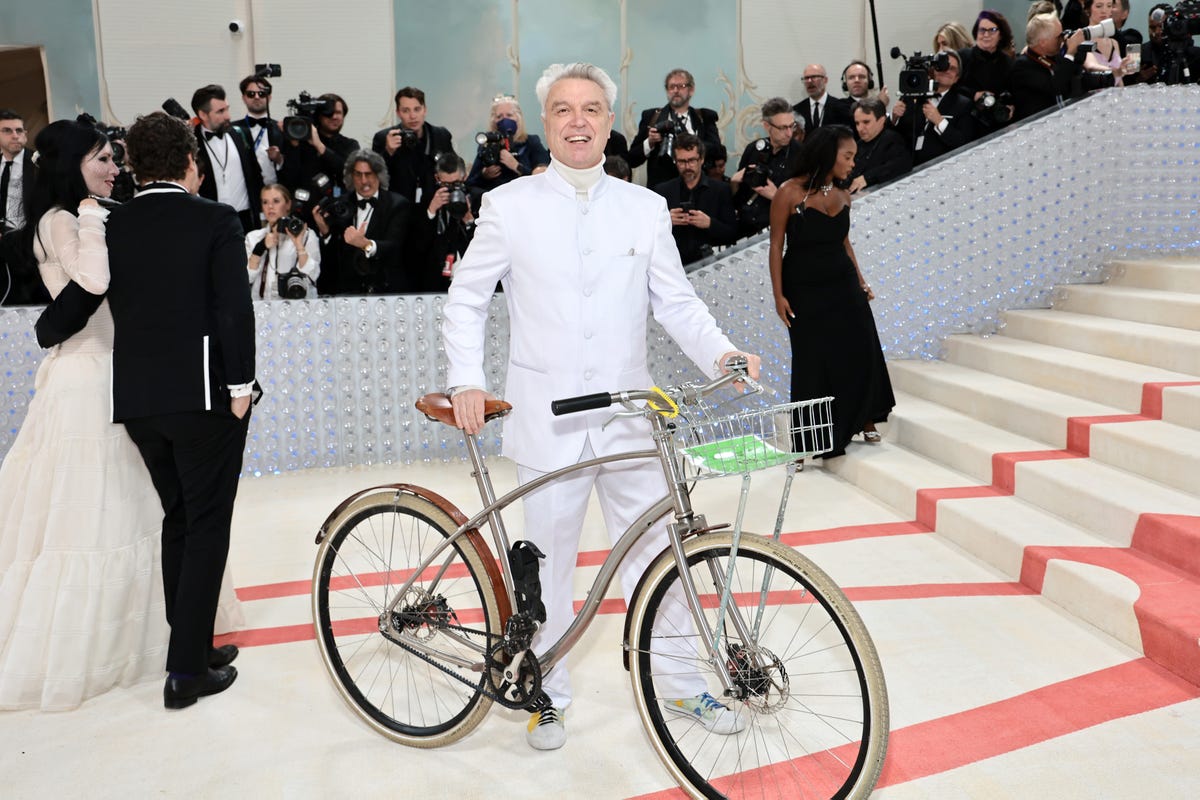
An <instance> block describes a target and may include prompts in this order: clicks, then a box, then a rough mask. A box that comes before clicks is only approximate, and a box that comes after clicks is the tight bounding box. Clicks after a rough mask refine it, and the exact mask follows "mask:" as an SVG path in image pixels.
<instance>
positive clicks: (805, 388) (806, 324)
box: [770, 125, 896, 457]
mask: <svg viewBox="0 0 1200 800" xmlns="http://www.w3.org/2000/svg"><path fill="white" fill-rule="evenodd" d="M856 150H857V146H856V144H855V141H854V134H853V133H851V131H850V129H849V128H846V127H844V126H841V125H830V126H826V127H821V128H818V129H817V130H815V131H814V132H813V133H811V134H809V136H808V138H806V139H805V141H804V145H803V146H802V148H801V150H800V152H799V154H798V155H797V158H796V162H795V165H794V167H793V169H792V178H791V179H789V180H787V181H785V182H784V184H783V185H782V186H780V187H779V191H778V192H777V193H776V194H775V199H774V200H773V201H772V202H771V250H770V268H771V287H772V289H773V290H774V293H775V311H776V313H777V314H779V318H780V319H781V320H783V324H784V325H786V326H787V329H788V338H789V339H791V343H792V400H808V399H810V398H814V397H826V396H829V395H832V396H833V398H834V401H833V449H832V450H831V451H830V452H829V453H828V454H827V455H828V456H830V457H832V456H840V455H844V454H845V452H846V445H847V444H848V443H849V442H850V439H851V438H852V437H853V436H854V435H855V434H857V433H858V432H859V431H862V432H863V439H864V440H865V441H867V442H870V443H875V442H878V441H879V433H878V432H877V431H876V430H875V423H877V422H884V421H886V420H887V416H888V414H889V413H890V412H891V410H892V407H893V406H894V405H895V404H896V400H895V397H894V396H893V395H892V384H891V381H890V380H889V379H888V373H887V365H886V364H885V363H884V360H883V350H882V348H881V347H880V345H879V333H878V332H877V331H876V330H875V319H874V317H873V316H872V315H871V307H870V305H869V304H868V301H869V300H872V299H874V297H875V295H874V294H872V292H871V287H870V286H868V285H867V282H866V279H864V278H863V275H862V272H861V271H860V270H859V268H858V261H857V259H856V258H855V257H854V248H853V247H851V246H850V237H849V233H850V194H849V193H848V192H846V191H845V190H843V189H840V188H838V184H839V183H840V182H842V181H844V180H846V178H847V177H848V176H849V175H850V171H851V170H852V169H853V168H854V156H855V153H856ZM785 238H786V240H787V248H786V252H785V249H784V240H785Z"/></svg>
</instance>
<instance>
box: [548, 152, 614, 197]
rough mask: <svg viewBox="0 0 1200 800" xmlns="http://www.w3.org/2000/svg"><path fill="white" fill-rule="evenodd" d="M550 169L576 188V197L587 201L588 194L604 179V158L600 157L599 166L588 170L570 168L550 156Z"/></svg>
mask: <svg viewBox="0 0 1200 800" xmlns="http://www.w3.org/2000/svg"><path fill="white" fill-rule="evenodd" d="M550 167H551V168H552V169H554V170H555V171H556V172H557V173H558V174H559V175H561V176H562V179H563V180H564V181H566V182H567V183H569V184H571V185H572V186H574V187H575V197H576V198H577V199H579V200H587V199H588V192H589V191H590V190H591V188H592V187H593V186H595V185H596V184H597V183H599V182H600V178H602V177H604V157H603V156H601V157H600V163H599V164H597V165H596V166H594V167H588V168H587V169H575V168H574V167H568V166H567V165H566V164H564V163H562V162H561V161H559V160H557V159H556V158H555V157H554V156H550Z"/></svg>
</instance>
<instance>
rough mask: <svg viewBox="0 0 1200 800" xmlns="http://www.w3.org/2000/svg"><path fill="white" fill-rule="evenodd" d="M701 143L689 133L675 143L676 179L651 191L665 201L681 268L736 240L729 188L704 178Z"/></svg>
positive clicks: (734, 216) (735, 224) (735, 226)
mask: <svg viewBox="0 0 1200 800" xmlns="http://www.w3.org/2000/svg"><path fill="white" fill-rule="evenodd" d="M703 163H704V142H702V141H701V140H700V139H699V137H696V136H692V135H691V134H690V133H684V134H680V136H679V138H678V139H676V140H675V166H676V167H677V168H678V171H679V176H678V177H676V178H674V179H673V180H669V181H666V182H665V183H660V184H659V185H658V186H655V187H654V191H655V192H657V193H658V194H660V195H662V196H663V198H664V199H665V200H666V201H667V208H668V209H669V210H670V212H671V235H672V236H673V237H675V246H676V247H677V248H679V258H680V259H681V260H682V261H683V263H684V264H690V263H692V262H693V261H699V260H700V259H702V258H705V257H707V256H710V255H712V254H713V248H714V247H720V246H723V245H729V244H733V243H734V242H735V241H736V240H737V217H736V215H735V214H734V211H733V195H732V194H731V193H730V191H729V186H728V185H726V184H724V183H721V182H719V181H714V180H712V179H710V178H709V177H708V176H706V175H705V174H704V171H703V170H702V169H701V165H702V164H703Z"/></svg>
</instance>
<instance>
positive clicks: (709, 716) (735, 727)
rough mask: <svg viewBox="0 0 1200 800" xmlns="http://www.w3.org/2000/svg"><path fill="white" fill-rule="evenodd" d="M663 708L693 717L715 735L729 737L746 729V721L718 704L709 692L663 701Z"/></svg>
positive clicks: (721, 704)
mask: <svg viewBox="0 0 1200 800" xmlns="http://www.w3.org/2000/svg"><path fill="white" fill-rule="evenodd" d="M663 708H665V709H666V710H667V711H671V712H673V713H676V714H680V715H682V716H685V717H691V718H692V719H694V720H696V721H697V722H699V723H700V724H701V725H703V726H704V727H705V729H707V730H710V731H712V732H713V733H719V734H721V735H722V736H728V735H729V734H731V733H738V732H739V731H741V730H744V729H745V727H746V719H745V717H743V716H742V715H741V714H739V713H737V712H736V711H734V710H733V709H731V708H730V707H729V706H727V705H725V704H723V703H719V702H717V699H716V698H715V697H713V696H712V695H711V694H709V693H708V692H704V693H703V694H698V695H696V696H695V697H682V698H679V699H677V700H663Z"/></svg>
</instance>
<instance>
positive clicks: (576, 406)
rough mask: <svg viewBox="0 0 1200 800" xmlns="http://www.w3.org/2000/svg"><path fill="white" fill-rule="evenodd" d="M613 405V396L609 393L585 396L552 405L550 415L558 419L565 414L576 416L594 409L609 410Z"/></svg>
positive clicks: (559, 401) (554, 402) (553, 402)
mask: <svg viewBox="0 0 1200 800" xmlns="http://www.w3.org/2000/svg"><path fill="white" fill-rule="evenodd" d="M611 405H612V395H611V394H609V393H608V392H601V393H600V394H584V395H580V396H579V397H566V398H563V399H562V400H554V401H552V402H551V403H550V413H552V414H553V415H554V416H556V417H561V416H562V415H563V414H574V413H575V412H576V411H588V410H589V409H593V408H608V407H609V406H611Z"/></svg>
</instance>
